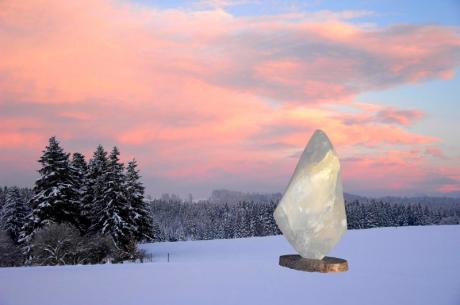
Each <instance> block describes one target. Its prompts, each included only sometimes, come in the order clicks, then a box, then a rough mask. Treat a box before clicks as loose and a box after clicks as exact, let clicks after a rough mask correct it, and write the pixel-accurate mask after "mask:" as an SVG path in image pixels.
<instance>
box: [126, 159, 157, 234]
mask: <svg viewBox="0 0 460 305" xmlns="http://www.w3.org/2000/svg"><path fill="white" fill-rule="evenodd" d="M125 177H126V182H125V190H126V196H127V198H128V202H129V204H130V205H131V213H132V216H131V219H132V221H133V223H132V225H133V227H134V229H135V238H136V240H137V241H141V240H154V239H156V237H155V236H153V228H152V226H153V220H152V217H151V214H150V209H149V207H148V206H147V204H146V202H145V200H144V186H143V185H142V182H141V181H140V175H139V170H138V169H137V162H136V160H134V159H133V160H131V161H129V162H128V166H127V167H126V175H125Z"/></svg>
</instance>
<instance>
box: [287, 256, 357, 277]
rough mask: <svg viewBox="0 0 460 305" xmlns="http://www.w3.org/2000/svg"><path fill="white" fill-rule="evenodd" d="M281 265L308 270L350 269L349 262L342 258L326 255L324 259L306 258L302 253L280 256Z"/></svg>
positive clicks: (325, 271) (322, 271)
mask: <svg viewBox="0 0 460 305" xmlns="http://www.w3.org/2000/svg"><path fill="white" fill-rule="evenodd" d="M280 266H283V267H287V268H291V269H295V270H300V271H308V272H321V273H327V272H344V271H348V262H347V261H346V260H344V259H341V258H336V257H329V256H325V257H324V258H323V259H311V258H304V257H301V256H300V255H294V254H292V255H282V256H280Z"/></svg>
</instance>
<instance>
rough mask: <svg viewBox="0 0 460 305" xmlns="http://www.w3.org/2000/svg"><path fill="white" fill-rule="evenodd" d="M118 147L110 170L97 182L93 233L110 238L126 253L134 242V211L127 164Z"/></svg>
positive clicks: (109, 163)
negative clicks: (126, 187)
mask: <svg viewBox="0 0 460 305" xmlns="http://www.w3.org/2000/svg"><path fill="white" fill-rule="evenodd" d="M119 155H120V152H119V151H118V148H116V147H114V148H113V150H112V152H111V153H110V156H109V159H108V162H107V171H106V172H105V173H103V174H102V176H100V177H99V179H98V180H97V183H98V185H97V186H96V193H94V201H93V203H92V207H91V215H90V217H91V227H90V231H92V232H99V233H101V234H103V235H106V236H110V238H111V239H112V240H113V242H114V245H115V246H116V247H117V248H118V249H120V250H126V249H127V247H128V246H129V245H130V243H132V241H133V239H134V235H135V234H134V232H133V231H134V230H133V226H132V223H133V221H132V218H131V215H132V213H131V208H130V206H129V203H128V198H127V197H126V191H125V176H124V172H123V167H124V166H123V164H122V163H120V162H119Z"/></svg>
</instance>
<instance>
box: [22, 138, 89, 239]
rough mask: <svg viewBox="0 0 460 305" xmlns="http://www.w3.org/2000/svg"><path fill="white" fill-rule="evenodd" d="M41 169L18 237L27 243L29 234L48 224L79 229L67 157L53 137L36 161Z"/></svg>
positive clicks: (76, 202) (74, 193) (76, 196)
mask: <svg viewBox="0 0 460 305" xmlns="http://www.w3.org/2000/svg"><path fill="white" fill-rule="evenodd" d="M38 162H39V163H40V164H41V165H42V168H41V169H40V170H39V174H40V178H39V179H38V180H37V181H36V182H35V186H34V189H33V192H34V195H33V197H32V199H31V200H30V206H31V207H32V209H33V211H32V214H31V216H30V217H29V219H28V222H27V224H26V226H25V228H24V232H23V233H22V235H23V237H24V238H26V239H29V238H30V237H31V235H32V234H33V232H34V231H35V230H37V229H38V228H40V227H43V226H44V225H47V224H50V223H70V224H72V225H74V226H75V227H79V218H80V205H79V202H78V201H76V200H75V199H76V198H78V193H77V192H76V189H75V185H74V183H75V182H74V181H73V177H72V174H71V169H70V161H69V154H67V153H65V152H64V150H63V149H62V148H61V147H60V146H59V142H58V141H57V140H56V138H55V137H51V138H50V139H49V144H48V146H46V148H45V150H44V151H43V155H42V157H41V158H40V160H39V161H38Z"/></svg>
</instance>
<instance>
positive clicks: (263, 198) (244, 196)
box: [209, 189, 282, 203]
mask: <svg viewBox="0 0 460 305" xmlns="http://www.w3.org/2000/svg"><path fill="white" fill-rule="evenodd" d="M281 197H282V194H281V193H244V192H239V191H231V190H226V189H219V190H214V191H212V193H211V197H209V201H211V202H215V203H238V202H241V201H253V202H260V203H269V202H278V201H279V200H280V199H281Z"/></svg>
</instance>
